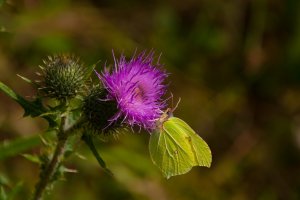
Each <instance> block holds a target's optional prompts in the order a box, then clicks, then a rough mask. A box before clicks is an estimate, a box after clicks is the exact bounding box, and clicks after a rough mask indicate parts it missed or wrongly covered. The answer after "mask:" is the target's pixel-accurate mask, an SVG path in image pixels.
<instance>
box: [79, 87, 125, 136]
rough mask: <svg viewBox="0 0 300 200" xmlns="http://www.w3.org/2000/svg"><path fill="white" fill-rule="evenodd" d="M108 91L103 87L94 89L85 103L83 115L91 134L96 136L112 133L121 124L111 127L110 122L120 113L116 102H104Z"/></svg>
mask: <svg viewBox="0 0 300 200" xmlns="http://www.w3.org/2000/svg"><path fill="white" fill-rule="evenodd" d="M106 96H107V91H106V90H104V89H103V88H101V87H93V88H92V89H91V90H90V91H89V94H88V95H87V96H86V97H85V98H84V101H83V114H84V117H85V119H86V121H87V128H88V130H89V132H91V133H95V134H102V133H112V132H114V130H116V129H117V128H118V127H120V123H118V122H115V123H114V126H110V125H111V122H110V121H109V120H110V119H111V118H112V117H113V116H114V115H115V114H116V113H117V111H118V109H117V104H116V102H115V101H109V100H104V99H105V98H106Z"/></svg>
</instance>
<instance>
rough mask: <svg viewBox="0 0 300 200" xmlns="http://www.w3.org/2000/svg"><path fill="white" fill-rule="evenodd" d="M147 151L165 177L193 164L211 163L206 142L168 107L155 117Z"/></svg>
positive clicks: (176, 173) (188, 168)
mask: <svg viewBox="0 0 300 200" xmlns="http://www.w3.org/2000/svg"><path fill="white" fill-rule="evenodd" d="M149 151H150V156H151V159H152V161H153V163H154V164H155V165H156V166H157V167H158V168H159V169H160V170H161V172H162V174H163V176H164V177H165V178H167V179H169V178H170V177H171V176H176V175H181V174H185V173H187V172H189V171H190V170H191V169H192V168H193V167H194V166H204V167H210V165H211V162H212V154H211V150H210V148H209V146H208V145H207V143H206V142H205V141H204V140H203V139H202V138H201V137H200V136H199V135H198V134H197V133H196V132H195V131H194V130H193V129H192V128H191V127H190V126H189V125H188V124H187V123H186V122H184V121H183V120H181V119H179V118H177V117H174V116H173V114H172V110H171V109H167V111H166V112H165V113H163V114H162V116H161V117H160V118H159V119H158V120H157V130H156V131H154V132H153V133H152V134H151V136H150V140H149Z"/></svg>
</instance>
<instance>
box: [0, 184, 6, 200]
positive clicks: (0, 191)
mask: <svg viewBox="0 0 300 200" xmlns="http://www.w3.org/2000/svg"><path fill="white" fill-rule="evenodd" d="M0 200H7V194H6V192H5V190H4V188H3V187H0Z"/></svg>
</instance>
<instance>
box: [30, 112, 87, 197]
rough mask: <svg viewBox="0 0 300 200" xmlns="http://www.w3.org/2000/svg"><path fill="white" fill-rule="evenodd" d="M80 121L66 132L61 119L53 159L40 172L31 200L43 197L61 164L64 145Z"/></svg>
mask: <svg viewBox="0 0 300 200" xmlns="http://www.w3.org/2000/svg"><path fill="white" fill-rule="evenodd" d="M81 123H82V121H81V120H79V121H78V122H77V123H76V124H75V125H73V126H72V127H70V128H69V129H67V130H64V125H65V118H64V117H63V118H62V121H61V126H60V129H59V130H60V131H59V133H58V142H57V145H56V148H55V152H54V154H53V157H52V159H51V161H50V162H49V164H48V165H47V166H46V168H45V169H44V171H42V173H41V176H40V180H39V182H38V183H37V184H36V187H35V192H34V195H33V198H32V200H41V199H42V197H43V193H44V191H45V189H46V188H47V186H48V184H49V183H50V182H51V179H52V177H53V175H54V174H55V172H56V170H57V167H58V166H59V164H60V163H61V162H62V159H63V155H64V150H65V145H66V143H67V139H68V137H69V136H70V135H71V134H72V133H73V132H74V131H75V130H76V129H78V128H79V127H80V125H81Z"/></svg>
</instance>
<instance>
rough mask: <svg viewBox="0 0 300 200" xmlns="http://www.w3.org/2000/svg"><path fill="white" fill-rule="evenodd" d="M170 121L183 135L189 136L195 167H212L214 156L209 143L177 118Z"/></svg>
mask: <svg viewBox="0 0 300 200" xmlns="http://www.w3.org/2000/svg"><path fill="white" fill-rule="evenodd" d="M169 121H170V123H172V124H174V125H175V126H176V127H178V128H179V129H180V132H181V133H185V134H187V135H189V137H186V138H187V139H188V141H189V143H190V147H191V148H192V151H193V154H194V165H193V166H204V167H210V165H211V162H212V155H211V151H210V148H209V146H208V145H207V143H206V142H205V141H204V140H203V139H202V138H201V137H200V136H199V135H198V134H197V133H196V132H195V131H194V130H193V129H192V128H191V127H190V126H189V125H188V124H187V123H185V122H184V121H183V120H181V119H179V118H177V117H172V118H170V119H169Z"/></svg>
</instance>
